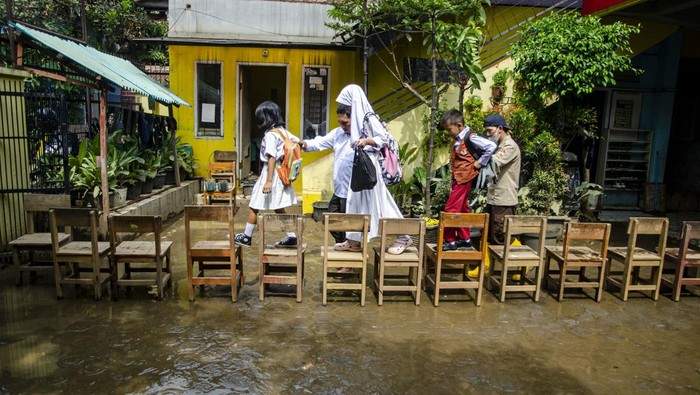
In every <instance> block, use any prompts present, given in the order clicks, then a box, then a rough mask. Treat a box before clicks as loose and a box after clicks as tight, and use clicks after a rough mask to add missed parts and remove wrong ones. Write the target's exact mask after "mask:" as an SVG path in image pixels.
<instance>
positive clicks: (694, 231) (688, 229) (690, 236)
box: [678, 221, 700, 260]
mask: <svg viewBox="0 0 700 395" xmlns="http://www.w3.org/2000/svg"><path fill="white" fill-rule="evenodd" d="M698 239H700V221H684V222H683V229H682V230H681V244H680V251H679V254H678V256H679V257H680V258H681V259H682V260H683V259H685V257H686V254H687V253H688V249H689V248H690V242H691V241H692V240H698Z"/></svg>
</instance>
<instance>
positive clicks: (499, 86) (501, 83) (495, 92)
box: [491, 69, 510, 103]
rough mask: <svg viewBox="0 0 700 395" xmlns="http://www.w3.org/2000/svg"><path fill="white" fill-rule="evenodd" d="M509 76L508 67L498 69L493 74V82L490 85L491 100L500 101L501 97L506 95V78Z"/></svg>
mask: <svg viewBox="0 0 700 395" xmlns="http://www.w3.org/2000/svg"><path fill="white" fill-rule="evenodd" d="M509 77H510V71H509V70H508V69H501V70H498V71H497V72H496V73H495V74H494V75H493V84H492V85H491V96H492V100H494V101H495V102H498V103H500V101H501V100H502V99H503V97H504V96H505V95H506V92H507V89H508V88H507V86H508V78H509Z"/></svg>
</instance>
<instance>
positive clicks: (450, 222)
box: [437, 211, 489, 254]
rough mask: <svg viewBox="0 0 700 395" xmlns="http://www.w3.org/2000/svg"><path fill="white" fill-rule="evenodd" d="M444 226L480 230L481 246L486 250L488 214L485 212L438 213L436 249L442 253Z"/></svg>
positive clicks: (482, 249)
mask: <svg viewBox="0 0 700 395" xmlns="http://www.w3.org/2000/svg"><path fill="white" fill-rule="evenodd" d="M445 228H472V229H479V230H481V248H480V249H479V251H482V252H484V251H486V241H487V240H486V239H487V238H488V237H487V235H488V231H489V215H488V214H485V213H446V212H444V211H443V212H441V213H440V228H439V230H438V240H437V251H438V254H441V253H442V244H443V242H444V235H445Z"/></svg>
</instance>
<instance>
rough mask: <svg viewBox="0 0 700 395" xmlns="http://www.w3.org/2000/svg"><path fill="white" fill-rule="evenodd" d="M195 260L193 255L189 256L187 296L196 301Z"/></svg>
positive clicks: (191, 300)
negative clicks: (193, 277)
mask: <svg viewBox="0 0 700 395" xmlns="http://www.w3.org/2000/svg"><path fill="white" fill-rule="evenodd" d="M193 266H194V262H193V261H192V258H191V257H187V296H188V298H189V300H190V302H194V285H192V275H193V273H192V272H193V269H194V268H193Z"/></svg>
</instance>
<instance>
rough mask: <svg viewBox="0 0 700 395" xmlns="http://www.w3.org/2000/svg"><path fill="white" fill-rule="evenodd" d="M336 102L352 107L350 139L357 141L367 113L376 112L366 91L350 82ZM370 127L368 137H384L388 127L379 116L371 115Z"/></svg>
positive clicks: (360, 136)
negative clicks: (385, 126)
mask: <svg viewBox="0 0 700 395" xmlns="http://www.w3.org/2000/svg"><path fill="white" fill-rule="evenodd" d="M335 101H336V102H338V103H340V104H345V105H346V106H350V107H352V113H351V115H350V139H351V141H357V140H358V139H360V138H362V137H363V136H362V124H363V121H364V119H365V115H366V114H367V113H374V110H373V109H372V105H371V104H369V100H367V96H366V95H365V92H364V91H363V90H362V88H360V87H359V86H358V85H355V84H350V85H348V86H346V87H345V88H343V90H341V91H340V94H339V95H338V98H336V99H335ZM368 127H369V129H371V130H367V131H366V132H367V137H373V136H377V135H378V136H379V137H382V136H384V135H385V134H386V129H385V128H384V125H382V123H381V122H380V121H379V118H377V117H369V124H368Z"/></svg>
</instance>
